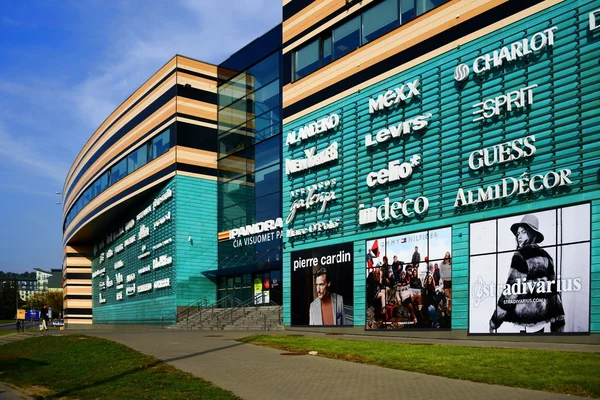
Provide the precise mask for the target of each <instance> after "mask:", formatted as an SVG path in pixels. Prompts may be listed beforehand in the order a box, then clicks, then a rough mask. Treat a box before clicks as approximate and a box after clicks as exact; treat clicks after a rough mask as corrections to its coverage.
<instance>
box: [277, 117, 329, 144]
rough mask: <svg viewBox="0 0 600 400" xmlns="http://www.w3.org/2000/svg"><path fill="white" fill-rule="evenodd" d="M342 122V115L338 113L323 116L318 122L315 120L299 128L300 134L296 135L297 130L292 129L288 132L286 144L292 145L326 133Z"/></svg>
mask: <svg viewBox="0 0 600 400" xmlns="http://www.w3.org/2000/svg"><path fill="white" fill-rule="evenodd" d="M339 123H340V116H339V115H337V114H331V115H330V116H328V117H325V118H321V119H320V120H318V121H317V122H313V123H311V124H308V125H306V126H304V127H302V128H300V129H299V130H298V135H296V131H292V132H290V133H288V134H287V138H286V140H285V145H286V146H290V145H293V144H296V143H300V142H301V141H303V140H307V139H309V138H311V137H313V136H315V135H317V134H319V133H324V132H327V131H331V130H333V129H335V128H337V126H338V125H339Z"/></svg>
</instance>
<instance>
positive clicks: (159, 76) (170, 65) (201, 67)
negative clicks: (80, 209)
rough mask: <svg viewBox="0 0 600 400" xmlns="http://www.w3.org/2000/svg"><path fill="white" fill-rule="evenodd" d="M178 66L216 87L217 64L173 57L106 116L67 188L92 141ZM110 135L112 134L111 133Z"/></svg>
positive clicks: (78, 160)
mask: <svg viewBox="0 0 600 400" xmlns="http://www.w3.org/2000/svg"><path fill="white" fill-rule="evenodd" d="M177 68H183V69H186V70H189V71H192V72H195V73H197V74H200V75H203V76H204V77H205V78H210V77H212V78H214V82H215V83H214V84H213V85H214V87H215V88H216V78H217V67H216V66H215V65H210V64H206V63H203V62H200V61H197V60H193V59H191V58H187V57H183V56H179V55H178V56H175V57H173V58H172V59H171V60H169V61H168V62H167V63H166V64H165V65H164V66H163V67H162V68H161V69H160V70H158V72H156V73H155V74H154V75H152V76H151V77H150V78H149V79H148V80H147V81H146V82H145V83H144V84H143V85H142V86H140V87H139V88H138V89H137V90H136V91H135V92H134V93H133V94H132V95H131V96H129V97H128V98H127V99H126V100H125V101H124V102H123V103H122V104H121V105H120V106H119V107H118V108H117V109H116V110H115V111H113V112H112V113H111V114H110V115H109V116H108V117H107V118H106V120H105V121H104V122H103V123H102V124H101V125H100V126H99V127H98V129H96V131H95V132H94V134H93V135H92V136H91V137H90V139H89V140H88V141H87V143H86V144H85V145H84V146H83V148H82V150H81V152H80V153H79V155H78V156H77V158H76V159H75V162H74V163H73V165H72V166H71V169H70V170H69V173H68V175H67V180H66V181H65V189H66V188H67V186H68V183H69V182H70V179H71V177H72V176H73V175H74V170H75V168H77V167H79V164H80V162H81V159H82V157H83V156H84V154H85V153H86V151H87V150H88V149H89V147H90V146H91V145H92V143H94V142H95V141H96V140H97V139H98V138H99V137H100V136H102V135H104V134H105V133H107V132H105V131H106V130H107V128H108V127H109V126H110V125H111V124H113V123H114V122H115V121H117V120H118V119H120V118H122V117H123V116H124V113H125V111H126V110H127V109H128V108H130V107H131V106H132V105H133V104H135V103H136V102H137V101H139V100H140V99H141V98H143V97H144V96H147V95H148V92H150V91H154V90H157V89H158V88H155V89H154V90H152V88H153V87H154V86H156V84H157V83H158V82H160V81H161V80H163V79H165V78H166V77H167V76H168V75H169V74H172V73H173V72H174V71H175V70H176V69H177ZM215 91H216V90H215ZM127 114H130V112H127ZM134 114H135V113H134ZM108 136H110V134H109V135H108Z"/></svg>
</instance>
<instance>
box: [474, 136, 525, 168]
mask: <svg viewBox="0 0 600 400" xmlns="http://www.w3.org/2000/svg"><path fill="white" fill-rule="evenodd" d="M534 142H535V136H534V135H529V136H526V137H525V138H523V139H515V140H513V141H511V142H505V143H500V144H497V145H494V146H491V147H486V148H485V149H479V150H475V151H474V152H472V153H471V154H470V155H469V168H471V170H473V171H477V170H478V169H481V168H483V167H492V166H494V165H496V164H505V163H507V162H511V161H516V160H520V159H521V158H529V157H533V156H534V155H535V152H536V148H535V146H534V145H533V143H534Z"/></svg>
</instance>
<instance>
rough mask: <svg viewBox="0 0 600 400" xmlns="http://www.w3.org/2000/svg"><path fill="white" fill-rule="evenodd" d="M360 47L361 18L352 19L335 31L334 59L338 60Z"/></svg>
mask: <svg viewBox="0 0 600 400" xmlns="http://www.w3.org/2000/svg"><path fill="white" fill-rule="evenodd" d="M359 46H360V16H358V17H356V18H353V19H351V20H350V21H348V22H346V23H345V24H344V25H342V26H339V27H337V28H335V29H334V30H333V58H334V59H338V58H340V57H342V56H343V55H344V54H346V53H349V52H351V51H352V50H355V49H357V48H358V47H359Z"/></svg>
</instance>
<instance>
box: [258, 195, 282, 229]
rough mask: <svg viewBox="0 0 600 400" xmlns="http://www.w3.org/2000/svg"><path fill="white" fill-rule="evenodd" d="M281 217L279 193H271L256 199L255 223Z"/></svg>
mask: <svg viewBox="0 0 600 400" xmlns="http://www.w3.org/2000/svg"><path fill="white" fill-rule="evenodd" d="M278 217H281V193H273V194H270V195H268V196H264V197H259V198H257V199H256V221H258V222H261V221H266V220H269V219H273V220H274V219H276V218H278Z"/></svg>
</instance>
